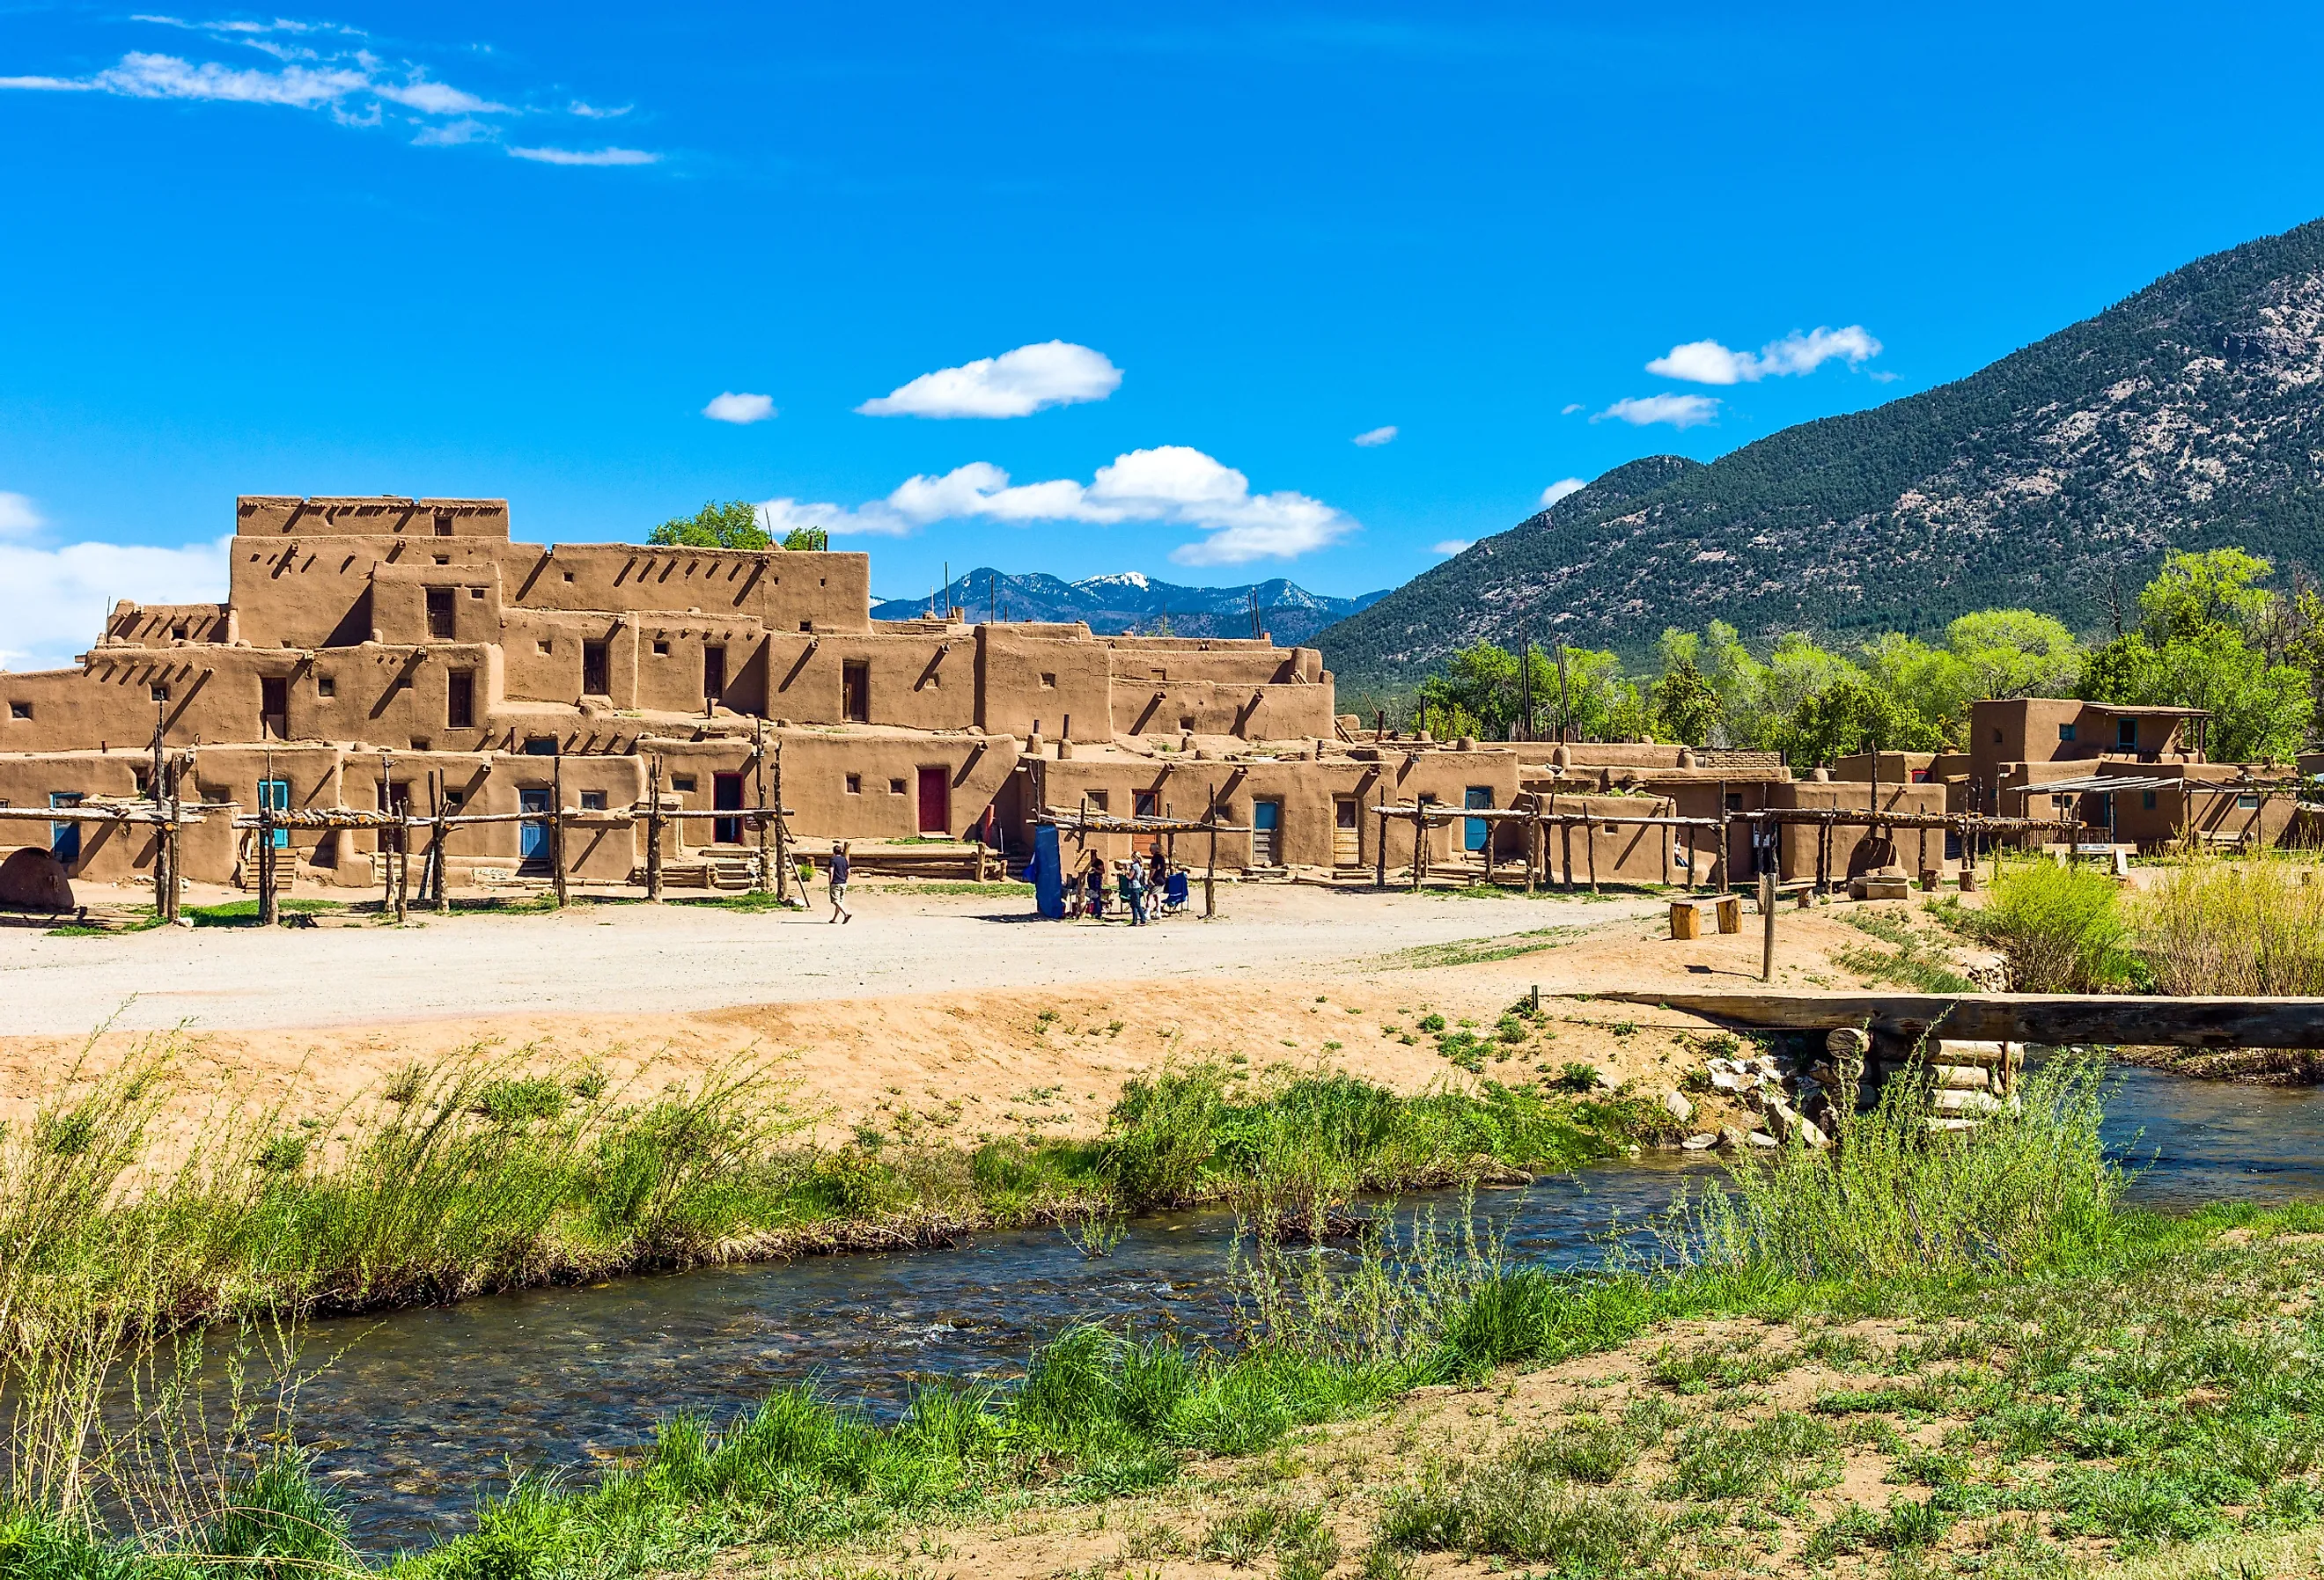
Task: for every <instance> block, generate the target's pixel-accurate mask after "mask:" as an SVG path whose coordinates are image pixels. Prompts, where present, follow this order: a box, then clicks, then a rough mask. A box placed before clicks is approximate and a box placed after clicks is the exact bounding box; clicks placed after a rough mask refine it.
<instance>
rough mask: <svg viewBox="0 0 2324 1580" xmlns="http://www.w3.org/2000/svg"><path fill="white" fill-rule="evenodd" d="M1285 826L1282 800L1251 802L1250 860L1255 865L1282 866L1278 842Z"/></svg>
mask: <svg viewBox="0 0 2324 1580" xmlns="http://www.w3.org/2000/svg"><path fill="white" fill-rule="evenodd" d="M1282 827H1283V803H1282V802H1281V801H1253V802H1251V804H1250V860H1251V864H1252V865H1253V866H1259V867H1273V866H1280V865H1281V864H1282V860H1281V856H1280V854H1279V853H1280V850H1281V847H1280V846H1279V845H1277V843H1276V842H1277V838H1278V837H1279V836H1280V832H1281V829H1282Z"/></svg>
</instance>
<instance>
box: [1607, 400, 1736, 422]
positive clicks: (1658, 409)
mask: <svg viewBox="0 0 2324 1580" xmlns="http://www.w3.org/2000/svg"><path fill="white" fill-rule="evenodd" d="M1718 416H1719V398H1718V397H1717V396H1716V395H1631V396H1626V397H1625V398H1623V399H1622V400H1619V401H1617V402H1614V403H1613V404H1612V405H1610V406H1609V407H1607V408H1606V409H1605V410H1604V411H1600V412H1598V413H1597V414H1596V415H1594V416H1593V417H1591V419H1590V420H1591V421H1592V422H1603V421H1605V420H1607V419H1608V418H1609V417H1610V418H1612V419H1614V420H1616V421H1617V422H1627V423H1628V424H1629V425H1630V426H1631V427H1633V428H1644V427H1645V426H1646V424H1648V423H1650V422H1667V423H1669V424H1670V425H1671V426H1672V427H1673V428H1698V427H1700V426H1701V425H1702V424H1703V423H1706V422H1710V421H1712V420H1715V419H1717V417H1718Z"/></svg>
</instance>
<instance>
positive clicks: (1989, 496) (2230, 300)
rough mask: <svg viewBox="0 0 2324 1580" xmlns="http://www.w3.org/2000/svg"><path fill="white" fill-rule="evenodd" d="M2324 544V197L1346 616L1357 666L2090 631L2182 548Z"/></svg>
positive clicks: (1347, 667)
mask: <svg viewBox="0 0 2324 1580" xmlns="http://www.w3.org/2000/svg"><path fill="white" fill-rule="evenodd" d="M2227 543H2236V544H2241V545H2243V546H2244V547H2246V548H2248V549H2250V550H2252V551H2253V552H2255V553H2258V554H2264V555H2266V556H2268V557H2269V558H2271V559H2273V560H2274V561H2275V562H2276V565H2277V568H2278V570H2279V572H2282V571H2283V570H2286V569H2288V568H2290V567H2291V566H2292V565H2293V564H2312V563H2315V562H2317V561H2319V560H2324V220H2319V221H2317V222H2314V223H2311V224H2309V225H2304V226H2301V227H2300V228H2298V229H2297V230H2292V231H2289V232H2286V233H2285V234H2283V235H2282V236H2270V237H2267V238H2265V239H2263V240H2260V241H2255V242H2249V243H2246V245H2242V246H2239V247H2236V248H2234V249H2232V250H2230V251H2227V252H2224V253H2219V254H2214V255H2213V256H2210V257H2208V258H2204V259H2202V260H2200V261H2199V262H2197V263H2190V264H2189V265H2188V266H2187V267H2185V268H2183V269H2181V270H2179V271H2177V272H2176V273H2172V274H2169V275H2166V276H2164V277H2163V279H2161V280H2159V281H2157V282H2154V283H2153V285H2150V286H2148V287H2147V288H2146V289H2145V290H2144V291H2140V292H2138V293H2137V294H2136V295H2135V296H2133V297H2130V298H2129V299H2127V300H2124V301H2121V302H2118V303H2116V305H2115V306H2113V307H2110V308H2108V309H2107V310H2106V311H2104V312H2102V313H2099V314H2098V316H2097V317H2095V318H2091V319H2085V320H2084V321H2083V322H2081V323H2079V324H2075V325H2073V326H2072V327H2071V328H2066V329H2062V330H2060V331H2059V332H2058V333H2057V334H2054V335H2052V336H2051V337H2048V338H2047V339H2044V340H2042V341H2039V342H2037V343H2035V344H2034V345H2032V346H2026V347H2025V348H2024V350H2022V351H2018V352H2015V353H2014V354H2013V355H2011V356H2006V357H2004V358H2003V359H2002V360H2000V361H1999V362H1997V363H1994V364H1993V365H1990V366H1988V367H1986V368H1984V369H1982V370H1980V371H1979V372H1978V373H1975V374H1970V375H1969V377H1967V378H1964V379H1961V380H1959V381H1958V382H1956V383H1950V384H1945V385H1943V386H1941V387H1940V388H1937V389H1933V390H1930V391H1927V392H1925V393H1921V394H1917V395H1911V396H1907V397H1905V398H1904V399H1902V400H1898V401H1893V402H1889V403H1888V404H1886V405H1885V406H1880V407H1877V408H1875V409H1873V410H1871V411H1859V412H1854V413H1851V414H1849V415H1848V416H1844V417H1831V418H1826V419H1824V420H1821V421H1817V422H1808V423H1802V424H1800V425H1799V426H1797V427H1794V428H1788V429H1785V430H1783V431H1781V432H1779V433H1775V434H1771V435H1769V436H1768V437H1767V438H1766V439H1761V440H1759V441H1757V443H1755V444H1751V445H1748V446H1746V447H1744V448H1741V449H1739V450H1737V451H1734V452H1733V453H1732V454H1729V455H1726V456H1722V457H1720V458H1719V459H1718V460H1716V461H1714V462H1712V463H1711V464H1710V465H1708V466H1700V465H1697V464H1695V463H1693V462H1690V461H1685V460H1681V459H1679V458H1677V457H1667V456H1665V457H1651V458H1649V459H1647V460H1644V461H1635V462H1632V463H1630V464H1629V465H1628V466H1625V467H1618V468H1616V469H1615V470H1614V471H1612V472H1609V473H1608V474H1606V475H1605V476H1602V477H1600V478H1599V479H1598V480H1597V481H1596V482H1595V483H1593V484H1591V485H1590V486H1589V487H1588V488H1586V489H1583V490H1582V492H1580V493H1578V494H1572V495H1570V496H1568V497H1567V498H1565V499H1563V500H1560V501H1559V502H1558V503H1557V504H1556V505H1554V506H1553V507H1552V508H1551V509H1548V510H1545V511H1543V512H1542V513H1539V514H1537V515H1535V516H1532V517H1530V518H1528V519H1527V520H1526V521H1523V522H1519V523H1518V524H1517V526H1515V527H1514V528H1512V529H1510V530H1509V531H1506V532H1503V533H1500V534H1499V535H1498V536H1495V537H1491V538H1487V539H1485V540H1483V541H1480V542H1478V543H1477V544H1475V545H1474V546H1473V547H1471V548H1470V549H1469V550H1466V551H1465V552H1463V553H1462V554H1460V555H1459V556H1457V557H1455V558H1454V559H1450V560H1447V561H1446V562H1445V563H1443V565H1440V566H1437V567H1435V568H1434V569H1431V570H1429V571H1427V572H1425V574H1423V575H1422V576H1420V577H1416V578H1415V579H1414V580H1413V581H1411V582H1409V583H1407V584H1406V586H1404V587H1400V588H1398V589H1397V591H1395V592H1393V593H1391V594H1389V595H1388V596H1387V597H1385V598H1383V599H1381V600H1380V601H1379V603H1377V604H1375V605H1372V606H1371V607H1369V608H1368V609H1365V610H1362V611H1361V612H1360V613H1358V614H1354V615H1352V616H1351V617H1350V618H1348V619H1345V620H1342V621H1341V622H1340V623H1339V624H1335V625H1333V626H1331V627H1330V628H1328V629H1327V630H1325V631H1324V632H1323V633H1322V634H1321V635H1320V636H1319V637H1318V638H1317V641H1318V642H1319V643H1320V644H1321V645H1322V647H1323V651H1324V656H1325V658H1326V660H1327V661H1329V663H1330V665H1331V667H1332V668H1333V670H1334V671H1335V672H1336V673H1337V674H1338V676H1339V678H1340V680H1341V682H1342V685H1343V686H1351V687H1356V688H1399V687H1402V686H1405V685H1408V684H1411V683H1413V682H1415V681H1416V680H1417V679H1419V677H1420V675H1421V674H1422V673H1424V672H1425V670H1427V669H1429V668H1430V667H1431V666H1433V665H1434V663H1435V662H1436V661H1439V660H1441V659H1442V658H1443V656H1444V655H1445V654H1446V653H1449V652H1451V651H1455V650H1457V649H1459V648H1461V647H1462V646H1465V645H1467V644H1469V643H1471V642H1478V641H1480V640H1489V641H1494V642H1504V643H1510V644H1514V643H1515V642H1517V639H1518V637H1519V634H1520V633H1531V634H1532V635H1533V636H1534V637H1535V639H1536V640H1549V641H1557V640H1563V641H1564V642H1570V643H1572V644H1575V645H1579V646H1588V647H1601V648H1606V647H1610V648H1614V649H1617V650H1618V651H1622V652H1624V653H1625V654H1632V655H1635V654H1639V653H1642V652H1644V651H1646V650H1648V649H1650V648H1651V647H1652V646H1653V644H1654V642H1655V638H1656V637H1657V636H1658V635H1659V634H1660V633H1661V632H1662V630H1663V628H1664V627H1665V626H1669V625H1678V626H1685V627H1691V628H1692V627H1700V626H1701V624H1703V623H1704V622H1705V621H1707V620H1709V619H1711V618H1714V617H1716V618H1720V619H1724V620H1727V621H1729V622H1730V623H1732V624H1735V625H1736V626H1737V627H1738V628H1739V629H1740V630H1741V631H1742V632H1743V633H1744V634H1745V636H1746V637H1747V638H1754V639H1756V638H1760V637H1766V636H1771V635H1773V634H1774V633H1777V632H1780V631H1783V630H1789V629H1805V630H1809V631H1813V632H1818V633H1825V634H1827V635H1836V636H1840V637H1843V638H1844V637H1846V636H1848V635H1849V634H1851V633H1864V632H1871V631H1877V630H1887V629H1895V630H1900V631H1905V632H1912V633H1929V632H1932V631H1936V630H1940V629H1941V628H1942V627H1943V625H1944V624H1945V623H1946V622H1947V621H1949V620H1950V619H1951V618H1952V617H1953V616H1954V615H1956V614H1962V613H1964V612H1966V611H1969V610H1971V609H1979V608H1986V607H1990V606H1995V605H2026V606H2030V607H2033V608H2036V609H2041V610H2044V611H2047V612H2049V613H2052V614H2057V615H2060V616H2061V617H2062V618H2064V619H2065V620H2067V621H2068V622H2069V623H2070V624H2074V625H2076V626H2078V627H2085V626H2089V625H2093V624H2098V622H2099V621H2100V619H2101V618H2102V611H2103V610H2104V608H2105V606H2106V604H2107V599H2108V597H2109V596H2110V592H2111V589H2113V588H2116V587H2119V588H2120V589H2121V590H2122V593H2123V595H2124V596H2128V595H2129V594H2130V593H2131V592H2132V591H2133V590H2135V588H2136V587H2138V586H2139V585H2140V584H2141V583H2142V582H2144V579H2145V577H2146V574H2147V572H2148V571H2149V570H2150V569H2151V568H2152V567H2153V565H2154V564H2155V563H2156V561H2158V560H2159V559H2160V558H2161V557H2162V555H2163V552H2164V551H2165V550H2169V549H2203V548H2211V547H2216V546H2218V545H2221V544H2227Z"/></svg>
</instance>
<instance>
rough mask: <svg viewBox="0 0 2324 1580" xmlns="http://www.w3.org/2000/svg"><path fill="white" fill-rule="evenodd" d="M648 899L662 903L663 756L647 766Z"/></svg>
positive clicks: (657, 757) (655, 756)
mask: <svg viewBox="0 0 2324 1580" xmlns="http://www.w3.org/2000/svg"><path fill="white" fill-rule="evenodd" d="M646 898H647V899H648V900H649V901H652V902H653V903H655V904H657V905H659V904H660V903H661V754H660V753H655V754H654V756H653V760H652V761H651V762H649V763H647V764H646Z"/></svg>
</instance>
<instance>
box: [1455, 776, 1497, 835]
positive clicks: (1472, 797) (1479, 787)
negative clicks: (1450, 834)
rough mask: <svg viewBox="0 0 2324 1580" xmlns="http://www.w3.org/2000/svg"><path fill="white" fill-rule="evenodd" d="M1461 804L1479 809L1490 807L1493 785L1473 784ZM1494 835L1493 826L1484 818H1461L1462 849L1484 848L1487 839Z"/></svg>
mask: <svg viewBox="0 0 2324 1580" xmlns="http://www.w3.org/2000/svg"><path fill="white" fill-rule="evenodd" d="M1461 804H1462V806H1464V807H1471V808H1477V809H1479V810H1482V809H1484V808H1489V807H1490V806H1491V805H1492V804H1493V787H1492V786H1491V785H1489V784H1472V785H1471V786H1469V788H1468V789H1467V790H1465V791H1464V792H1463V793H1462V798H1461ZM1492 836H1493V826H1492V825H1491V824H1490V823H1489V822H1487V821H1486V820H1485V819H1484V818H1462V819H1461V848H1462V849H1463V850H1482V849H1484V848H1485V841H1487V840H1488V839H1490V838H1491V837H1492Z"/></svg>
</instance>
